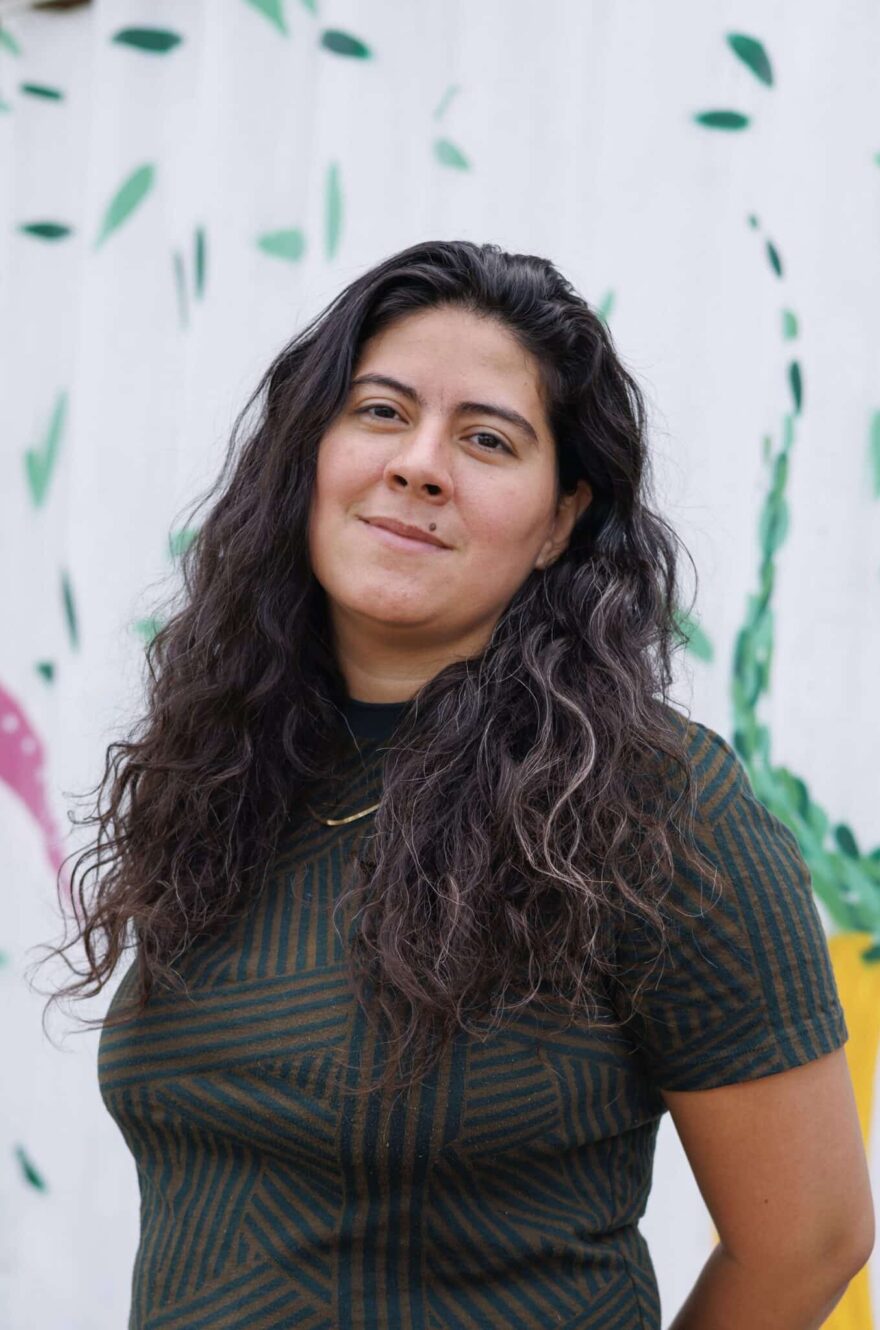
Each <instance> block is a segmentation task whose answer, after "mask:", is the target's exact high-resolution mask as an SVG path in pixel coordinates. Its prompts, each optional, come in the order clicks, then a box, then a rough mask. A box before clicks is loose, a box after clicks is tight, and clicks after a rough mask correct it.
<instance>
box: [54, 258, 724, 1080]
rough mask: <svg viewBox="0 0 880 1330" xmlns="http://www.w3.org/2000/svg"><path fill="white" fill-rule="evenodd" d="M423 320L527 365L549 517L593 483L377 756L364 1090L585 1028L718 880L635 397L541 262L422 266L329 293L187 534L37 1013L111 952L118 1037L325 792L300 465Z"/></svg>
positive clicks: (259, 393) (341, 730) (328, 718)
mask: <svg viewBox="0 0 880 1330" xmlns="http://www.w3.org/2000/svg"><path fill="white" fill-rule="evenodd" d="M437 306H447V307H448V306H455V307H459V308H462V309H464V310H467V311H470V312H473V313H475V314H477V315H479V316H482V317H489V318H491V319H494V320H497V322H498V324H499V325H500V326H501V327H503V328H504V329H506V330H508V331H509V332H510V333H512V335H513V336H514V337H515V338H516V339H517V340H518V342H519V343H520V344H521V346H522V347H523V348H524V349H525V350H526V351H528V352H529V353H530V354H531V355H532V356H533V357H534V358H535V361H536V362H537V364H538V366H539V369H540V379H541V387H542V390H543V398H544V402H545V404H546V410H547V419H548V422H549V425H550V427H551V430H552V434H553V438H554V442H555V448H556V462H557V481H558V485H557V497H559V496H561V495H562V494H564V493H570V492H572V491H573V489H574V487H575V485H576V482H577V480H578V478H580V477H584V478H586V480H587V481H588V483H589V485H590V486H591V488H592V493H593V499H592V502H591V503H590V505H589V506H588V507H587V509H586V510H585V511H584V512H583V513H582V514H581V516H580V518H579V519H578V521H577V522H576V524H575V526H574V528H573V531H572V535H571V539H570V541H569V544H568V546H567V548H566V549H565V551H564V552H563V554H562V555H561V556H560V557H559V558H558V559H557V560H556V561H555V562H554V563H553V564H552V565H550V566H549V567H548V568H546V569H544V570H536V571H535V572H533V573H532V574H530V575H529V576H528V577H527V579H526V580H525V582H524V584H523V585H522V586H521V587H520V588H519V590H518V591H517V593H516V594H515V595H514V597H513V598H512V600H511V601H510V603H509V605H508V606H507V607H506V610H505V611H504V612H503V613H502V614H501V616H500V618H499V619H498V621H497V623H496V624H495V627H494V629H493V631H492V634H491V637H490V639H489V641H488V642H487V644H486V646H485V648H484V649H483V650H482V651H481V652H480V653H479V655H478V656H477V657H476V658H474V659H471V660H464V661H458V662H456V663H454V664H451V665H448V666H447V667H446V668H444V669H442V670H440V672H439V673H438V674H436V675H435V676H434V677H433V678H431V679H430V680H429V681H428V682H427V683H425V684H424V685H423V686H422V687H421V688H420V689H419V691H418V693H417V695H416V697H417V705H416V706H415V707H410V708H408V709H407V711H406V713H405V715H404V719H403V721H402V723H401V726H400V728H399V730H398V731H396V733H395V736H394V743H393V744H392V745H391V747H390V748H389V750H388V753H387V756H386V758H385V767H384V778H383V779H384V784H383V790H382V800H381V805H380V807H379V809H378V811H377V812H376V814H375V821H374V824H373V831H372V834H371V835H370V836H369V837H368V838H366V840H365V843H364V844H363V845H362V846H361V849H360V850H359V852H358V853H357V854H355V855H353V856H352V861H351V869H352V878H351V885H350V894H351V898H353V899H355V900H356V902H357V903H358V917H359V920H360V926H359V929H358V931H357V933H356V934H355V935H354V937H353V939H352V941H351V945H350V947H349V961H350V971H351V980H352V986H353V990H354V992H355V994H356V996H357V999H358V1001H359V1002H360V1003H361V1005H362V1006H363V1008H364V1010H365V1012H366V1014H367V1016H368V1018H369V1019H370V1020H371V1021H373V1022H374V1024H375V1026H376V1028H377V1029H380V1030H381V1031H382V1033H383V1034H384V1035H385V1036H387V1040H388V1047H389V1049H390V1050H391V1054H392V1056H391V1057H390V1058H389V1059H388V1060H387V1062H386V1064H385V1070H384V1072H383V1074H382V1076H381V1084H382V1085H391V1084H392V1083H393V1084H394V1086H395V1088H396V1089H398V1090H400V1089H402V1088H404V1087H405V1086H407V1085H409V1084H412V1083H413V1082H414V1081H415V1080H416V1079H418V1078H419V1077H421V1076H423V1075H424V1074H425V1072H426V1071H427V1070H428V1069H429V1068H430V1067H431V1066H432V1065H433V1064H434V1063H435V1062H436V1060H437V1058H438V1057H439V1055H440V1053H441V1052H442V1050H443V1048H444V1047H445V1046H446V1045H447V1044H448V1042H449V1041H450V1040H451V1039H452V1038H453V1037H454V1035H455V1034H456V1032H457V1031H459V1030H462V1029H464V1030H468V1031H470V1032H472V1033H475V1034H477V1033H478V1034H479V1035H480V1037H484V1038H485V1037H487V1036H488V1035H489V1034H491V1032H492V1031H493V1030H494V1029H496V1028H497V1027H498V1026H499V1025H500V1024H501V1023H502V1021H503V1020H504V1017H505V1013H507V1012H511V1013H515V1012H516V1011H519V1010H521V1009H522V1008H523V1007H525V1006H527V1005H528V1004H529V1003H533V1002H534V1003H554V1004H556V1005H557V1006H558V1007H559V1009H560V1010H561V1011H562V1013H563V1015H565V1016H566V1018H567V1020H568V1021H573V1020H575V1019H591V1018H593V1019H595V1018H597V1017H598V1011H599V1008H598V1005H597V994H598V992H599V991H600V989H601V988H602V986H603V985H604V984H606V983H612V984H615V985H617V986H620V987H622V990H623V991H624V992H625V993H629V995H630V997H634V996H635V994H636V993H637V992H638V991H639V990H640V988H641V986H642V984H643V983H647V982H648V980H649V978H650V974H651V973H653V970H651V971H650V972H646V973H645V974H644V975H642V977H641V982H640V983H638V984H635V980H634V978H631V979H629V980H627V981H624V982H623V984H622V985H621V976H620V975H619V974H618V973H617V967H616V965H615V938H616V937H617V935H618V934H617V929H618V928H619V926H621V924H622V923H623V921H624V920H625V919H627V920H628V921H629V923H630V925H631V924H632V921H633V919H635V920H636V921H637V922H638V924H639V926H641V927H643V928H646V929H648V930H650V931H651V932H653V934H654V935H655V936H656V939H657V942H658V950H657V953H656V955H657V959H658V960H662V955H663V951H664V948H665V946H666V938H667V926H666V918H665V914H664V911H663V909H662V902H663V899H664V897H665V895H666V893H667V891H668V887H669V884H670V881H671V877H672V874H673V872H674V871H676V870H675V862H676V861H675V860H674V856H677V855H683V856H684V859H685V861H686V862H687V863H688V864H689V865H691V866H694V867H696V868H697V869H698V870H702V869H703V868H708V869H709V871H711V865H708V864H707V862H706V861H705V860H704V859H703V858H702V856H701V855H700V854H699V851H697V849H696V846H692V845H691V843H690V840H691V837H690V834H689V833H690V829H691V828H692V826H693V817H694V814H695V808H696V799H695V791H694V782H693V779H692V769H691V765H690V762H689V759H688V753H687V720H686V718H685V717H684V716H683V715H682V714H681V713H680V712H678V711H676V710H675V709H674V708H673V707H672V706H671V705H670V704H669V702H668V690H669V688H670V686H671V683H672V673H671V657H672V653H673V651H674V650H675V649H676V648H677V647H679V646H681V645H682V644H683V642H684V641H685V640H686V639H685V637H684V633H683V630H682V628H681V626H680V622H681V607H680V606H679V604H678V586H677V580H676V579H677V572H676V555H677V545H678V544H680V541H679V538H678V537H677V536H676V534H675V533H674V532H673V530H672V529H671V528H670V526H669V525H668V524H667V523H666V522H665V521H664V520H663V519H662V518H661V517H660V516H658V515H657V514H656V513H655V512H653V511H652V510H651V508H650V507H649V506H648V499H649V493H648V485H649V458H648V454H647V445H646V411H645V404H644V400H643V397H642V394H641V392H640V390H639V387H638V386H637V384H636V382H635V381H634V379H633V378H632V377H631V376H630V374H629V373H628V372H627V371H626V369H625V368H624V367H623V365H622V363H621V361H620V359H619V357H618V355H617V354H616V352H615V349H614V346H613V342H612V338H611V334H610V332H609V331H608V328H607V327H606V325H605V323H604V321H603V320H602V319H601V318H600V317H599V316H597V314H596V313H595V312H594V311H593V310H592V309H591V308H590V307H589V305H588V304H587V302H586V301H585V300H584V299H583V298H582V297H580V296H579V295H578V294H577V293H576V292H575V290H574V289H573V287H572V285H571V284H570V283H569V282H568V281H567V280H566V279H565V278H564V277H563V276H561V275H560V273H559V272H558V271H557V269H556V268H555V267H554V266H553V264H552V263H550V262H549V261H548V260H546V259H543V258H538V257H536V256H534V255H530V254H510V253H507V252H506V251H504V250H502V249H501V248H500V247H499V246H497V245H494V244H483V245H478V244H474V243H471V242H469V241H426V242H424V243H421V244H417V245H413V246H411V247H410V248H408V249H405V250H403V251H402V252H400V253H398V254H394V255H392V256H391V257H390V258H387V259H385V260H384V261H383V262H381V263H379V264H378V265H377V266H375V267H374V268H371V269H370V270H369V271H368V272H366V273H365V274H364V275H363V276H361V277H359V278H357V279H356V280H355V281H353V282H352V283H351V284H350V285H349V286H347V287H346V288H345V289H344V290H343V291H342V292H341V293H340V294H339V295H338V296H337V297H336V299H335V300H333V301H332V302H331V304H330V305H329V306H328V307H327V308H326V309H325V310H324V311H323V312H322V313H321V314H320V315H319V316H318V317H317V318H315V319H314V320H313V321H312V322H311V323H310V324H309V325H308V326H307V327H306V328H305V329H304V330H303V331H301V332H300V333H299V334H298V335H297V336H295V337H294V338H293V339H292V341H290V342H289V344H288V345H287V346H285V347H284V349H283V350H282V351H281V352H280V353H279V354H278V355H277V357H276V358H275V360H274V361H273V363H272V364H271V365H270V366H269V368H268V369H267V370H266V372H265V374H264V375H263V377H262V379H261V380H260V382H259V384H258V386H257V387H256V389H255V390H254V392H253V394H252V395H251V397H250V399H249V400H248V402H247V404H246V405H245V407H244V408H243V410H242V411H241V413H240V414H239V416H238V417H237V419H236V421H235V424H234V426H233V430H232V437H231V440H230V445H229V451H228V454H227V457H226V460H225V463H224V465H223V468H222V470H221V473H220V476H219V477H218V479H217V481H216V483H215V484H214V485H213V486H212V488H211V489H210V490H209V492H208V493H207V494H206V495H205V497H204V498H203V499H202V500H200V501H199V502H197V504H196V506H195V509H194V511H193V517H192V519H191V520H192V521H193V522H194V521H195V517H196V516H197V514H198V513H199V511H200V509H201V508H202V507H204V506H205V505H208V504H210V508H209V511H208V513H207V515H206V517H205V519H204V521H203V522H201V523H200V524H196V525H197V534H196V536H195V538H194V539H193V540H192V543H191V544H190V545H189V546H188V548H187V549H186V551H185V552H184V554H183V556H182V564H181V568H182V573H183V591H182V593H179V594H180V596H181V601H180V603H179V604H177V606H176V608H174V610H173V613H172V614H171V617H170V618H169V619H168V621H167V622H166V623H165V625H164V627H162V628H161V629H160V631H158V632H157V633H156V635H155V637H154V638H153V640H152V642H151V643H150V644H149V646H148V648H147V652H146V659H147V662H148V666H149V676H150V677H149V680H148V681H147V691H148V704H147V706H146V709H145V715H144V717H143V719H142V720H141V721H140V722H138V723H137V725H136V726H135V727H134V729H133V730H132V731H131V733H130V737H129V738H127V739H125V740H122V741H117V742H113V743H111V744H110V745H109V747H108V749H107V754H106V762H105V767H104V774H103V777H102V779H101V781H100V782H99V784H98V785H97V786H96V787H95V789H93V790H92V791H90V792H89V793H90V795H92V796H97V797H96V798H95V802H94V807H93V810H92V811H91V813H90V815H89V816H87V817H86V818H85V819H82V820H83V821H84V823H85V824H86V825H89V826H97V829H98V830H97V835H96V836H95V837H94V838H93V840H92V841H91V843H90V844H89V845H88V846H87V848H86V849H84V850H82V851H81V852H80V854H79V857H78V858H77V862H76V865H75V867H74V870H73V876H72V881H73V884H74V886H73V902H74V908H75V914H76V921H75V925H74V928H75V931H74V936H72V937H71V938H70V939H69V940H65V941H64V942H63V944H62V945H59V946H57V947H54V948H52V953H51V954H53V955H54V954H57V955H61V956H64V957H65V960H66V963H67V965H68V967H69V968H70V970H72V971H73V973H74V975H75V976H76V978H75V979H74V980H71V981H70V982H69V983H68V984H67V985H66V986H65V987H63V988H61V989H60V990H59V991H57V992H55V993H54V994H53V995H52V997H50V1002H51V1001H54V1000H56V999H57V998H60V997H62V996H77V997H87V996H92V995H94V994H96V993H98V992H99V991H100V990H101V988H102V987H103V986H104V984H105V983H106V982H107V981H108V980H109V978H110V976H111V974H112V973H113V971H114V969H115V967H116V964H117V962H118V960H119V958H120V956H121V955H122V954H123V952H124V951H125V950H126V949H128V948H129V947H131V948H133V949H134V950H135V953H136V958H137V971H136V973H137V1002H138V1011H142V1010H143V1008H144V1007H145V1005H146V1003H147V1002H148V1000H149V997H150V994H151V992H152V991H153V989H154V988H155V987H156V986H157V985H162V986H164V985H165V984H170V985H171V986H172V987H173V986H177V985H179V984H180V982H181V980H180V976H179V975H178V974H177V972H176V970H175V968H174V962H175V960H176V959H178V958H179V957H180V956H181V955H182V953H183V952H184V951H185V950H186V949H187V947H188V946H189V945H190V944H191V943H192V942H193V941H194V940H195V939H196V938H197V937H199V936H200V935H204V934H209V933H211V932H212V931H215V930H218V929H222V928H223V926H224V925H225V924H226V923H227V922H228V921H230V920H231V919H234V918H235V917H236V916H237V915H239V914H240V913H242V912H244V911H245V910H246V909H247V908H248V907H249V905H251V904H252V903H253V900H254V895H255V893H256V892H258V891H260V890H261V887H262V885H263V884H264V883H265V881H266V875H267V873H269V872H270V870H271V866H272V859H273V855H274V854H275V853H276V851H277V847H278V843H279V835H280V833H281V831H282V829H283V828H284V826H285V824H286V823H287V822H288V819H289V817H290V813H291V808H292V807H296V806H298V805H301V803H302V801H304V800H306V799H307V798H308V794H309V790H310V787H311V786H312V783H313V782H314V781H316V780H318V779H321V778H323V777H324V776H325V775H326V774H327V772H328V771H329V770H330V768H331V765H332V763H333V761H335V756H336V754H338V753H339V751H340V745H341V744H343V743H344V741H345V740H346V738H347V737H348V736H347V732H346V730H345V727H344V719H343V715H342V705H343V702H344V699H345V697H346V687H345V682H344V680H343V677H342V675H341V672H340V669H339V667H338V664H337V661H336V659H335V656H334V652H333V649H332V643H331V637H330V633H329V630H328V622H329V620H328V614H327V606H326V596H325V593H324V591H323V588H322V587H321V586H320V585H319V584H318V582H317V580H316V578H315V575H314V573H313V571H312V569H311V566H310V562H309V557H308V547H307V523H308V518H309V512H310V506H311V502H312V494H313V488H314V483H315V471H316V464H317V455H318V448H319V445H320V442H321V439H322V436H323V435H324V433H325V431H326V430H327V429H328V428H329V426H330V425H331V424H332V422H333V421H334V418H335V417H336V415H337V414H338V413H339V412H340V411H341V410H342V409H343V407H344V405H345V403H346V401H347V398H348V394H349V385H350V382H351V379H352V376H353V374H354V373H355V370H356V364H357V361H358V356H359V353H360V351H361V348H362V347H363V346H364V344H365V342H366V341H367V340H368V339H369V338H370V337H372V336H374V335H375V334H377V333H379V332H380V331H381V330H382V329H385V328H387V327H388V326H389V325H391V324H393V323H394V322H395V320H397V319H400V318H402V317H403V316H406V315H409V314H411V313H413V312H414V311H417V310H425V309H428V308H430V307H437ZM255 405H256V406H258V412H257V416H256V418H255V419H251V420H250V423H249V424H248V425H247V427H246V429H244V422H245V421H246V420H248V417H249V416H250V415H251V412H252V409H253V408H254V406H255ZM242 433H245V434H246V438H245V441H244V443H243V444H242V443H241V436H242ZM682 548H683V547H682ZM688 557H690V556H688ZM688 608H690V607H688ZM72 820H74V821H75V820H76V819H72ZM83 864H86V867H85V868H84V869H83V871H82V876H81V879H80V881H79V882H78V883H77V881H76V874H77V871H78V870H80V869H81V868H82V867H83ZM90 873H91V874H92V875H93V877H94V884H93V887H92V889H90V890H89V891H88V892H87V891H86V889H85V883H86V879H87V878H88V876H89V874H90ZM78 945H81V947H82V949H83V953H84V960H83V961H82V962H81V963H80V964H79V965H77V964H75V963H73V962H72V961H71V960H70V959H69V958H68V953H69V952H70V950H71V948H73V947H74V946H78ZM47 1005H48V1004H47ZM373 1088H375V1086H372V1085H370V1086H366V1087H365V1091H364V1092H367V1091H369V1090H371V1089H373Z"/></svg>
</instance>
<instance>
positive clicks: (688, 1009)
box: [617, 721, 849, 1090]
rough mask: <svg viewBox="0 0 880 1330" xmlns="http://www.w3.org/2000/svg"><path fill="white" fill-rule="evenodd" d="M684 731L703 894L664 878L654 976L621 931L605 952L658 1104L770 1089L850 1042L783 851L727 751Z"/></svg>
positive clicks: (704, 735) (710, 735) (649, 950)
mask: <svg viewBox="0 0 880 1330" xmlns="http://www.w3.org/2000/svg"><path fill="white" fill-rule="evenodd" d="M687 727H688V730H687V732H688V737H689V745H690V749H691V755H692V758H693V762H694V779H695V781H696V782H697V789H698V814H697V817H696V819H695V827H694V838H695V840H696V843H697V845H698V848H699V849H700V850H701V851H702V853H703V854H704V855H705V856H706V858H707V859H708V860H709V862H710V863H711V864H712V866H713V868H714V869H715V870H717V871H716V881H715V883H714V884H712V883H711V881H709V880H708V879H707V878H706V876H705V875H703V876H702V878H701V877H700V875H699V874H698V873H697V872H696V870H692V869H691V868H689V867H688V866H687V865H684V864H682V865H681V866H680V868H679V869H677V871H676V872H675V873H674V874H673V882H672V884H671V886H670V888H669V893H668V895H667V896H666V898H665V900H664V902H663V904H662V905H661V909H662V911H663V914H664V916H666V917H667V921H668V928H669V948H668V950H665V951H664V952H663V954H662V956H661V958H660V959H659V960H657V961H656V968H655V969H653V970H652V969H651V965H650V962H651V961H653V960H654V958H655V957H656V956H657V952H658V940H657V934H656V932H653V931H652V930H645V929H644V928H642V927H641V926H639V927H634V928H631V929H626V930H624V931H623V933H622V935H621V938H620V943H619V948H618V960H619V962H620V969H621V971H624V972H626V973H621V974H620V975H619V977H618V980H617V982H618V983H619V985H620V986H621V988H622V989H623V990H625V993H626V994H627V995H628V1001H627V1003H626V1006H625V1011H624V1012H623V1013H622V1014H621V1018H622V1017H623V1015H626V1017H627V1020H626V1022H625V1026H624V1028H625V1031H626V1033H627V1034H628V1036H629V1038H630V1039H631V1040H632V1041H633V1042H634V1043H635V1045H636V1047H637V1048H638V1050H639V1052H640V1054H641V1056H642V1057H643V1058H644V1060H645V1063H646V1066H647V1070H648V1073H649V1075H650V1078H651V1080H652V1082H653V1083H654V1085H655V1086H656V1088H657V1089H666V1090H703V1089H709V1088H711V1087H713V1086H719V1085H730V1084H733V1083H735V1082H738V1081H750V1080H755V1079H757V1078H758V1077H761V1076H770V1075H772V1074H774V1073H776V1072H780V1071H784V1070H786V1069H787V1068H789V1067H795V1066H798V1065H800V1064H801V1063H804V1062H810V1061H812V1060H813V1059H814V1058H818V1057H821V1056H822V1055H823V1054H825V1053H830V1052H832V1051H833V1050H834V1049H836V1048H839V1047H840V1046H841V1045H842V1044H845V1043H846V1041H847V1039H848V1038H849V1032H848V1030H847V1027H846V1022H845V1019H844V1013H843V1008H842V1006H841V1003H840V996H839V993H838V990H837V985H836V982H835V978H834V972H833V970H832V967H831V955H830V951H829V948H828V941H827V938H826V935H825V930H824V928H823V926H822V922H821V919H820V917H819V914H818V911H817V909H816V902H815V899H814V896H813V890H812V882H811V878H810V872H809V869H808V867H807V864H806V862H805V861H804V858H803V856H802V854H801V852H800V848H799V846H798V842H797V839H796V837H795V836H794V834H793V833H792V832H791V831H790V830H789V828H788V827H786V825H785V824H784V823H783V822H781V821H780V820H779V818H777V817H776V816H775V815H774V814H772V813H771V812H770V811H769V809H768V808H767V807H766V806H765V805H764V804H763V803H761V802H760V800H759V799H758V798H757V797H756V796H755V794H754V791H753V789H752V786H751V783H750V781H749V778H748V775H747V773H746V770H745V768H744V767H743V765H742V763H741V762H740V760H739V758H738V757H737V755H736V753H735V752H734V750H733V749H732V748H731V746H730V745H729V744H728V743H727V742H726V740H724V739H723V738H722V737H721V735H719V734H717V733H716V732H715V731H714V730H711V729H709V728H708V727H707V726H704V725H700V724H699V723H698V722H695V721H688V722H687ZM669 904H672V905H674V906H675V907H677V908H676V909H675V910H674V911H672V912H670V911H669V910H668V905H669ZM649 972H650V975H651V977H650V978H648V979H647V982H646V983H645V984H644V986H643V987H642V989H641V991H640V992H639V991H638V987H637V981H638V980H640V979H642V978H643V977H644V974H647V973H649Z"/></svg>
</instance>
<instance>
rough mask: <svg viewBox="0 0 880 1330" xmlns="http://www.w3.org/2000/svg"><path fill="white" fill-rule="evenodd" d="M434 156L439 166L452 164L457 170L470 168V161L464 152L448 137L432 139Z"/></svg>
mask: <svg viewBox="0 0 880 1330" xmlns="http://www.w3.org/2000/svg"><path fill="white" fill-rule="evenodd" d="M434 156H435V157H436V158H437V161H438V162H439V163H440V165H441V166H454V167H455V168H456V169H457V170H459V171H469V170H470V162H469V161H468V159H467V158H466V157H465V155H464V153H463V152H462V151H461V149H460V148H457V147H456V146H455V144H454V143H452V142H451V141H450V140H449V139H435V140H434Z"/></svg>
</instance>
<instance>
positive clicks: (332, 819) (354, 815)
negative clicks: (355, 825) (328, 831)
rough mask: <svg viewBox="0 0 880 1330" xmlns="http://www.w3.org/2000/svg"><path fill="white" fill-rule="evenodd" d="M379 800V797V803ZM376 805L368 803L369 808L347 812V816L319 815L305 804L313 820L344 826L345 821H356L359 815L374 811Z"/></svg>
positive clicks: (326, 824) (329, 825)
mask: <svg viewBox="0 0 880 1330" xmlns="http://www.w3.org/2000/svg"><path fill="white" fill-rule="evenodd" d="M381 802H382V801H381V799H380V800H379V803H381ZM378 807H379V804H378V803H375V804H370V806H369V808H362V809H361V811H360V812H359V813H349V815H348V817H321V816H320V814H318V813H316V812H315V810H314V809H313V808H312V807H311V805H310V804H306V808H307V809H308V810H309V812H310V813H311V815H312V817H313V818H314V819H315V821H316V822H323V824H324V826H325V827H344V826H345V824H346V822H356V821H357V820H358V818H359V817H366V816H367V813H375V811H376V809H377V808H378Z"/></svg>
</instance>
